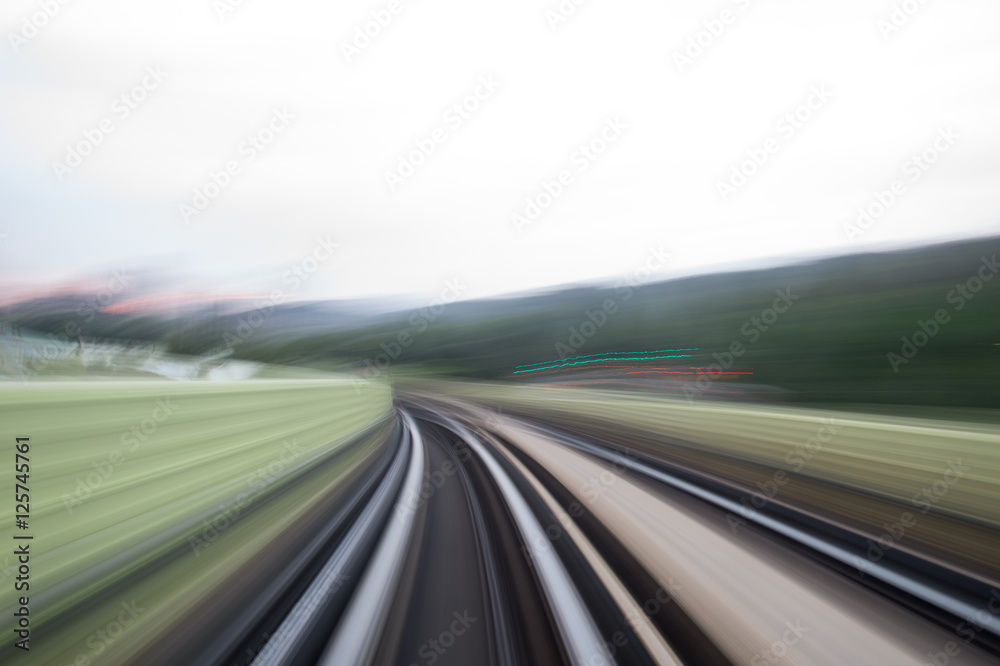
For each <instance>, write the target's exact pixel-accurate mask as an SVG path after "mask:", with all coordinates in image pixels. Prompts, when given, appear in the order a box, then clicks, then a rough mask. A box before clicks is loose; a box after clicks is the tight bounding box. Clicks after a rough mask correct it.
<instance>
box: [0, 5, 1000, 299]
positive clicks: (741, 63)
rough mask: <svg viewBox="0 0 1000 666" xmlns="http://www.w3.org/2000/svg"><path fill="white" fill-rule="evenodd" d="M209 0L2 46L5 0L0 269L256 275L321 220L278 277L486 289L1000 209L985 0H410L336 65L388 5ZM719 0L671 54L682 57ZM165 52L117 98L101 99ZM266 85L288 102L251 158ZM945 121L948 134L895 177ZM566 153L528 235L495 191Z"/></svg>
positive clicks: (270, 96) (998, 11)
mask: <svg viewBox="0 0 1000 666" xmlns="http://www.w3.org/2000/svg"><path fill="white" fill-rule="evenodd" d="M222 1H223V0H219V1H218V2H215V3H214V4H213V0H196V1H194V0H172V1H171V2H162V1H156V2H154V1H152V0H145V1H137V0H129V1H128V2H125V1H124V0H86V2H84V1H83V0H79V1H76V0H70V1H69V2H67V4H65V5H62V6H60V9H59V11H58V13H57V14H56V15H55V16H53V17H52V18H51V19H48V20H47V22H46V24H45V25H43V26H42V27H41V28H39V29H38V31H37V34H36V35H35V36H33V37H31V38H30V39H26V40H25V43H22V44H20V45H19V46H18V48H17V49H16V52H15V49H14V47H13V46H12V42H11V36H10V35H11V34H19V33H20V34H25V33H24V32H23V30H24V27H23V26H24V21H25V19H29V20H31V17H32V16H33V15H35V14H37V13H38V12H39V11H41V10H40V7H41V5H40V4H39V2H38V0H6V1H5V2H4V11H3V16H2V19H0V32H2V35H3V36H4V40H3V43H2V44H0V91H2V93H0V94H2V97H0V234H5V236H0V271H2V272H0V288H3V289H4V290H5V291H6V292H7V293H8V294H12V293H16V292H18V290H22V289H24V288H25V286H27V285H35V284H40V283H48V282H52V281H58V280H65V279H69V278H71V277H73V276H77V275H80V274H84V273H86V274H88V275H101V274H102V272H106V273H110V270H111V269H112V268H114V267H117V266H123V265H128V266H133V267H135V266H140V265H146V266H156V267H158V268H160V269H163V270H166V271H168V272H173V273H174V274H176V275H178V276H183V277H184V278H185V279H186V280H187V281H188V282H189V283H192V284H194V283H200V284H207V285H211V286H212V287H214V288H216V289H220V290H231V291H243V292H245V291H251V292H267V291H269V290H271V289H273V288H275V287H277V288H287V285H283V284H282V280H281V275H282V274H283V273H284V271H286V270H288V268H289V267H290V266H291V265H292V264H293V263H294V262H297V261H300V260H302V259H303V258H305V257H307V256H309V255H310V254H311V253H312V252H313V249H314V248H315V246H316V242H317V241H316V239H317V238H318V237H321V236H322V237H327V236H329V237H330V238H332V239H333V240H334V241H335V242H337V243H339V248H338V250H337V252H336V254H335V256H334V257H333V258H332V259H331V260H329V261H327V262H324V263H322V264H321V265H320V268H319V270H318V271H317V272H316V273H315V274H314V275H312V276H311V277H310V280H309V281H308V283H307V284H306V285H305V287H304V288H303V289H302V290H301V292H300V293H297V294H296V296H301V297H333V298H340V297H359V296H369V295H385V294H398V293H423V294H433V293H437V292H439V291H440V289H441V287H442V285H443V284H444V282H445V280H446V279H449V278H455V277H457V278H460V279H461V280H462V281H463V282H464V283H465V284H467V285H468V291H467V292H466V293H465V294H464V296H466V297H476V296H486V295H492V294H499V293H504V292H510V291H518V290H523V289H531V288H537V287H541V286H545V285H552V284H559V283H566V282H574V281H580V280H591V279H594V278H598V277H603V276H614V275H621V274H627V273H631V272H632V271H634V270H635V269H636V268H637V267H639V266H641V265H642V264H643V263H645V261H646V259H647V257H648V255H649V251H650V248H656V247H663V248H664V249H666V250H669V252H670V253H671V255H672V260H671V263H670V265H669V266H668V267H667V268H665V269H663V270H662V271H661V274H662V276H663V277H666V276H668V275H670V274H674V273H677V272H684V273H686V272H691V271H707V270H711V269H713V268H716V267H720V266H731V265H733V264H747V263H759V262H760V261H761V260H769V259H771V258H775V257H779V258H791V257H803V256H815V255H823V254H835V253H842V252H849V251H856V250H858V249H872V248H880V247H885V246H898V245H904V244H910V243H914V242H921V241H927V240H932V239H943V238H954V237H961V236H969V235H974V234H983V233H993V232H997V231H998V230H1000V226H998V221H1000V217H998V204H1000V187H998V176H1000V161H998V160H997V159H996V158H997V156H1000V123H998V118H1000V113H998V112H1000V39H998V34H1000V6H998V5H997V3H996V2H994V1H991V0H950V1H949V2H927V3H925V4H924V5H922V6H919V9H918V11H916V13H915V14H914V15H913V16H912V17H910V18H908V20H907V21H906V22H905V23H904V24H903V25H902V26H901V27H900V28H899V30H898V31H895V32H893V33H892V34H891V35H889V37H888V39H886V38H884V37H883V35H882V34H881V32H880V30H879V27H878V22H879V21H880V20H883V19H889V18H890V15H891V14H892V11H893V6H894V2H893V1H884V0H877V1H874V2H873V1H870V0H868V1H861V0H846V1H842V2H837V3H832V2H826V3H803V2H793V1H792V0H767V1H764V0H754V1H752V2H747V0H739V2H734V1H732V0H727V1H724V0H720V1H718V2H703V3H694V2H687V3H663V2H659V1H657V2H653V1H652V0H648V1H647V0H631V1H627V2H620V1H618V2H612V1H611V0H590V1H589V2H586V3H584V4H583V5H582V6H580V7H578V8H577V10H576V12H575V13H574V14H573V15H572V16H571V17H569V18H568V19H567V20H566V21H564V22H561V23H560V24H559V25H558V26H557V28H556V29H554V30H553V29H552V28H551V27H550V25H549V22H548V21H547V19H546V16H545V11H546V10H548V9H551V8H555V7H556V6H557V5H558V1H557V0H552V1H551V2H525V1H521V0H508V1H507V2H504V3H471V2H468V1H467V0H466V1H461V0H412V1H407V0H404V1H403V2H402V3H401V11H399V13H398V14H396V15H394V16H393V17H392V20H391V22H390V23H389V25H387V26H386V27H384V28H383V29H382V30H381V32H380V34H378V35H377V36H375V37H374V38H372V40H371V42H370V44H369V45H368V46H367V47H366V48H364V50H363V51H361V53H360V54H358V55H356V56H354V58H353V59H352V61H351V62H347V60H346V59H345V56H344V54H343V53H342V47H341V45H342V44H343V43H345V42H349V41H350V40H351V39H352V38H353V35H354V30H355V28H356V27H359V26H361V27H363V26H364V24H365V23H366V22H367V21H369V20H370V19H371V12H377V11H380V10H383V9H384V8H385V7H387V6H388V5H389V4H390V3H389V0H381V1H375V2H337V3H328V2H319V1H313V0H293V1H287V2H283V3H278V2H274V1H271V2H265V1H264V0H243V1H242V3H241V4H240V5H239V6H237V7H236V8H235V9H234V10H233V11H231V12H228V13H227V14H226V15H225V17H224V18H223V19H220V18H219V17H218V16H217V13H216V10H215V9H214V7H215V5H221V3H222ZM233 2H236V0H233ZM567 2H568V0H567ZM895 2H898V3H899V4H902V0H895ZM907 4H911V3H907ZM912 4H913V5H914V6H917V4H916V2H915V1H913V2H912ZM723 10H729V11H731V12H732V14H731V16H732V17H733V20H732V21H731V22H730V24H728V25H726V26H725V27H724V30H723V31H722V34H721V35H719V36H718V37H717V38H715V39H714V41H713V42H712V43H711V44H710V45H709V46H708V47H707V48H705V49H704V52H703V53H702V54H701V55H700V56H699V57H698V58H697V59H695V60H694V62H693V63H692V64H690V65H689V66H687V67H686V68H685V69H684V71H683V72H679V71H678V67H677V66H676V64H675V59H674V55H673V54H674V53H675V52H680V51H683V49H684V48H685V46H686V44H687V40H688V38H689V37H693V36H696V35H697V34H698V32H699V31H700V30H703V27H702V21H705V20H710V19H715V18H716V17H718V16H719V15H720V13H721V12H722V11H723ZM28 34H30V29H29V33H28ZM157 66H159V68H160V69H162V70H163V71H164V72H167V73H168V74H167V76H166V78H165V79H164V80H163V81H162V82H161V83H159V84H158V85H157V86H156V88H155V89H153V90H152V91H151V92H150V93H149V94H148V97H147V98H146V99H145V100H143V101H141V102H139V103H138V104H137V105H136V108H135V109H134V110H132V111H131V112H130V114H129V115H128V116H127V117H125V118H121V117H120V116H119V115H118V113H117V112H116V111H115V110H114V109H115V107H113V106H112V104H113V102H114V101H115V99H116V98H118V97H120V96H121V95H122V94H124V93H127V92H128V91H129V90H131V89H132V88H133V86H135V85H137V84H139V83H140V82H141V81H142V80H143V77H144V76H145V70H146V68H147V67H151V68H156V67H157ZM484 76H485V77H488V76H492V77H493V78H494V79H495V80H496V81H498V82H499V87H498V89H497V90H496V91H495V92H494V93H493V94H492V95H491V96H489V97H488V98H487V99H486V100H485V101H483V102H482V103H481V105H480V108H479V109H478V110H476V111H474V112H472V113H471V114H470V117H469V118H468V119H467V120H465V121H463V123H462V125H461V126H460V127H458V128H454V127H453V126H452V125H451V124H449V122H447V121H446V119H445V116H444V114H445V113H446V112H447V110H448V108H449V107H450V106H451V105H453V104H454V103H455V102H457V101H459V100H461V99H462V98H463V97H465V96H467V95H469V94H471V93H472V92H473V91H474V90H475V89H476V86H477V80H478V79H479V78H480V77H484ZM814 86H825V87H826V89H828V90H829V91H831V92H832V97H831V98H830V99H829V100H828V101H826V102H825V103H823V104H822V105H821V106H820V108H818V110H816V111H815V112H814V113H813V115H812V117H811V118H810V119H808V120H807V121H805V122H804V123H803V125H802V127H801V129H799V130H798V131H796V132H795V134H794V135H793V136H791V137H789V138H786V137H785V136H784V135H783V134H782V132H780V131H779V130H778V128H777V127H776V123H777V122H778V121H780V120H781V118H782V116H783V115H784V114H786V113H787V112H789V111H793V110H794V109H795V108H796V107H797V106H798V105H800V104H802V103H803V102H805V101H806V100H807V99H808V98H809V95H810V89H811V88H812V87H814ZM118 108H120V107H118ZM274 108H287V109H288V110H290V111H291V112H292V113H293V114H294V116H295V119H294V120H293V121H292V122H291V124H290V125H289V126H288V127H287V129H285V130H283V131H282V132H281V133H279V134H277V136H276V137H275V139H274V141H273V142H272V143H271V144H269V145H267V146H266V147H265V148H264V149H263V150H262V151H261V152H260V154H259V155H258V156H257V157H255V159H254V160H253V161H252V162H246V159H245V155H242V154H241V152H240V146H241V143H242V142H243V141H244V140H245V139H246V138H247V136H248V135H249V134H251V133H254V132H257V131H258V130H260V129H262V128H264V127H265V126H266V125H267V123H268V121H269V119H270V118H271V117H272V113H273V111H272V110H273V109H274ZM104 118H109V119H111V120H112V122H113V125H114V131H113V132H112V133H111V134H108V135H107V136H105V137H104V138H103V140H102V142H101V144H100V145H98V146H96V147H95V148H94V150H93V152H92V154H90V155H88V156H87V157H85V158H84V159H83V161H82V164H81V165H80V166H79V167H78V168H76V169H75V170H74V171H73V172H72V173H70V174H68V175H66V176H65V178H64V179H63V180H62V181H59V180H58V179H57V178H56V176H55V175H54V173H53V166H52V165H53V162H55V161H57V160H60V161H61V160H63V159H65V155H66V152H67V147H68V146H70V145H73V144H75V143H77V142H78V141H81V140H82V139H83V132H84V131H85V130H88V129H92V128H96V127H97V126H98V125H99V123H100V121H101V120H102V119H104ZM609 118H620V119H621V120H622V121H623V122H624V123H625V124H626V125H627V129H625V130H624V131H623V133H622V134H621V136H620V138H618V139H617V140H616V141H615V142H614V143H612V144H611V145H610V147H609V148H608V150H607V152H606V153H605V154H604V155H601V156H599V157H598V158H597V159H596V160H594V161H593V162H592V163H591V164H590V165H589V168H587V170H586V171H583V172H580V171H579V170H578V169H577V166H574V165H573V163H572V162H571V159H572V158H571V156H572V155H573V153H574V151H575V150H576V149H577V147H578V146H580V145H581V144H583V143H586V142H589V141H590V140H591V139H592V138H594V137H596V136H599V133H600V130H601V128H602V126H603V125H604V123H605V121H606V120H607V119H609ZM437 127H441V128H444V129H445V131H446V132H447V141H446V142H445V143H444V144H442V145H438V146H437V147H436V149H435V151H434V153H433V154H432V155H431V156H430V157H429V158H428V159H427V160H426V162H425V163H424V164H422V165H421V166H419V167H417V168H416V170H415V173H414V174H413V175H412V176H410V177H409V178H407V179H406V181H405V182H404V183H403V184H402V185H401V186H400V187H398V188H397V189H396V191H390V189H389V187H388V186H387V185H386V181H385V172H386V171H387V170H391V169H394V168H395V167H396V166H397V164H398V160H399V156H400V155H404V154H407V153H409V152H410V151H412V150H413V149H414V148H415V145H414V142H415V141H417V140H420V139H425V138H427V137H428V136H430V135H431V133H432V131H433V130H434V129H435V128H437ZM943 127H951V128H952V129H953V130H954V132H956V133H957V134H958V136H959V138H958V139H957V140H956V141H955V142H954V144H953V145H951V146H950V147H949V148H948V150H947V151H946V152H944V153H943V154H941V156H940V158H939V159H938V160H937V162H936V163H934V164H933V165H931V166H930V167H929V168H928V169H927V171H926V172H925V173H923V175H922V177H921V178H920V179H919V180H916V181H913V180H911V179H910V177H909V176H907V175H905V173H904V170H903V169H904V164H905V163H906V162H907V160H909V159H910V157H911V156H912V155H913V154H917V153H920V152H922V151H923V150H924V149H926V148H929V147H930V146H932V145H933V141H934V138H935V135H936V133H937V131H938V129H939V128H943ZM769 137H770V138H775V139H776V140H777V142H778V146H779V147H778V150H777V152H776V153H774V154H772V155H770V156H769V158H768V161H767V163H765V164H764V165H763V166H762V167H761V168H760V169H759V171H758V172H757V173H755V174H754V175H752V176H751V177H750V178H749V179H748V182H747V183H746V184H745V185H744V186H742V187H741V188H740V189H739V190H738V191H737V192H736V193H735V194H734V195H733V196H731V197H730V198H729V200H728V201H725V202H724V201H722V198H721V197H720V194H719V192H718V190H717V183H718V182H719V181H720V180H722V179H725V178H727V177H728V176H729V174H730V171H731V169H732V168H733V166H734V165H736V164H738V163H739V162H741V161H742V160H744V159H746V151H747V150H748V149H759V148H761V147H762V146H764V143H765V140H767V139H768V138H769ZM229 160H237V161H240V163H241V164H242V170H241V172H240V173H239V174H238V175H237V176H236V177H235V178H233V181H232V183H231V184H230V185H229V186H228V187H227V188H226V189H225V190H224V191H223V192H222V194H221V195H220V196H219V197H218V198H217V199H216V200H214V201H213V202H212V203H211V205H210V206H209V207H208V209H207V210H205V211H204V212H202V213H201V214H200V215H198V216H196V217H194V218H193V219H192V221H191V222H190V224H186V223H184V222H183V220H182V219H181V216H180V214H179V212H178V206H179V205H180V204H182V203H190V200H191V197H192V189H193V188H195V187H201V186H204V185H205V184H206V183H207V182H209V180H208V177H209V173H210V172H211V171H213V170H219V169H220V168H223V167H224V165H225V164H226V162H227V161H229ZM563 169H567V170H569V171H570V172H571V174H572V177H573V182H572V183H571V185H570V186H569V187H568V188H567V189H566V190H565V191H564V192H563V193H562V194H561V195H560V196H559V197H557V199H556V201H555V203H554V204H553V205H552V206H551V207H550V208H549V209H547V210H545V211H544V212H543V213H542V215H541V216H540V217H538V218H537V219H536V220H535V221H534V222H533V223H532V224H531V225H530V226H528V227H526V228H524V230H523V233H518V232H517V230H516V229H515V225H514V223H513V222H512V221H511V215H512V214H513V213H517V212H522V211H523V209H524V206H525V198H526V197H528V196H535V195H537V194H538V193H539V192H540V191H541V187H542V181H543V180H551V179H553V178H554V177H555V176H556V175H557V174H558V172H559V171H560V170H563ZM894 179H899V180H901V181H903V183H904V186H905V190H904V191H903V193H902V194H901V195H900V196H899V197H898V199H897V200H896V201H895V202H894V203H893V204H892V205H891V206H890V207H889V210H888V212H887V213H886V214H885V215H884V216H883V217H882V218H880V219H879V220H878V221H877V222H876V223H875V224H874V225H873V226H871V228H869V229H868V230H867V231H864V233H863V234H862V235H861V236H860V237H858V238H856V239H855V240H854V241H853V242H851V241H850V240H849V239H848V236H847V235H846V233H845V231H844V225H845V224H846V223H848V222H851V221H852V220H853V219H854V217H855V216H856V213H855V211H856V209H857V207H858V206H860V205H868V204H870V203H871V202H872V201H873V193H874V192H875V191H876V190H885V189H888V188H889V186H890V184H891V183H892V181H893V180H894Z"/></svg>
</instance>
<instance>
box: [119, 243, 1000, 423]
mask: <svg viewBox="0 0 1000 666" xmlns="http://www.w3.org/2000/svg"><path fill="white" fill-rule="evenodd" d="M996 255H1000V238H986V239H976V240H972V241H963V242H957V243H950V244H945V245H937V246H931V247H922V248H919V249H913V250H908V251H897V252H890V253H869V254H856V255H850V256H843V257H836V258H831V259H826V260H822V261H817V262H813V263H804V264H798V265H793V266H783V267H778V268H768V269H758V270H748V271H741V272H732V273H717V274H712V275H702V276H695V277H687V278H681V279H675V280H669V281H665V282H658V283H647V284H641V285H640V284H635V283H633V284H631V285H628V284H627V283H626V282H624V281H623V282H621V283H619V284H618V285H617V286H609V287H577V288H569V289H564V290H561V291H556V292H550V293H544V294H535V295H525V296H520V297H514V298H505V299H491V300H478V301H466V302H459V303H454V304H450V305H447V306H444V307H443V308H442V307H437V308H434V309H431V308H423V309H419V310H413V311H407V312H401V313H397V314H395V315H384V316H381V317H378V318H369V319H367V320H366V322H364V323H360V322H359V323H356V324H355V325H353V326H352V327H351V328H349V329H346V330H345V329H344V327H343V322H336V321H332V320H331V321H330V322H329V324H330V330H328V331H324V330H323V329H322V328H318V327H316V326H312V327H311V328H310V329H309V333H308V334H303V335H298V336H297V335H294V334H293V333H288V330H289V328H288V327H287V326H286V327H284V329H282V330H283V331H284V332H283V333H282V334H281V335H277V334H272V333H269V329H271V328H272V326H273V327H274V328H275V329H278V328H281V324H280V320H281V317H282V316H283V315H282V311H281V307H279V308H276V309H275V310H274V312H272V313H270V314H268V315H267V316H266V317H264V322H263V324H262V325H260V326H259V327H258V328H254V329H253V333H252V334H250V335H248V336H246V337H240V336H238V335H235V331H236V329H237V328H238V327H239V325H240V324H239V317H238V316H235V315H234V316H233V317H231V318H229V319H228V320H225V321H223V320H220V319H219V318H205V319H203V320H197V319H195V320H190V319H189V320H187V321H185V322H183V323H174V324H171V325H170V326H169V327H168V328H169V330H167V331H165V332H161V333H162V339H163V340H164V341H165V342H166V343H167V344H168V347H169V349H170V351H173V352H180V353H210V352H213V351H214V352H218V351H219V350H220V349H227V348H228V349H231V351H232V354H233V356H234V357H235V358H242V359H247V360H254V361H263V362H268V363H283V364H291V365H307V366H320V367H338V366H339V367H343V366H344V365H345V364H346V365H347V366H349V367H351V366H353V367H354V368H356V369H357V370H359V371H364V370H365V369H366V368H368V367H370V366H369V365H367V364H366V362H365V360H366V359H368V360H369V361H372V362H376V361H381V365H385V362H386V361H388V362H389V363H388V368H389V370H390V371H400V370H404V369H405V368H406V367H407V366H414V365H416V367H420V368H421V369H422V370H426V371H434V372H437V373H439V374H452V375H458V376H465V377H470V378H480V379H498V378H505V377H508V376H509V375H510V373H511V372H512V370H513V369H514V367H515V366H517V365H521V364H528V363H536V362H541V361H546V360H550V359H555V358H559V357H560V356H565V355H567V354H566V353H565V352H566V351H567V350H569V351H570V352H571V353H575V354H599V353H602V352H611V351H627V350H651V349H665V348H673V347H698V348H700V350H701V351H700V354H701V357H699V358H697V359H693V360H697V361H699V363H698V364H699V365H708V364H709V363H712V362H714V361H713V356H712V355H713V354H714V353H719V354H721V353H723V352H725V351H727V350H728V349H729V348H730V345H731V344H732V343H733V342H741V343H743V345H744V346H745V348H746V353H745V354H744V355H743V356H742V357H740V358H739V359H737V361H736V363H737V364H738V365H740V366H749V367H751V368H752V369H753V371H754V376H753V377H750V378H748V379H749V380H750V381H752V383H754V384H759V385H766V386H771V387H777V388H778V389H780V390H779V391H777V392H776V393H775V394H774V395H777V396H780V397H781V398H782V399H785V400H787V401H792V402H799V401H801V402H826V403H833V402H850V403H882V404H911V405H945V406H948V405H951V406H967V407H975V406H981V407H996V406H997V405H1000V400H998V398H1000V391H998V389H997V382H996V378H997V376H998V371H1000V321H998V317H997V315H998V313H1000V279H997V280H991V281H988V282H985V283H984V286H983V287H982V289H981V290H980V291H978V292H977V293H975V294H974V295H972V298H969V299H967V298H965V297H959V296H953V298H952V299H951V300H949V293H950V292H952V291H953V290H955V289H956V288H957V287H958V286H959V285H964V284H966V283H967V281H968V280H969V279H970V278H974V277H976V276H977V272H978V271H979V270H980V267H981V266H983V258H984V257H985V258H986V259H992V258H993V257H994V256H996ZM511 270H516V267H513V266H512V267H511ZM786 289H790V290H791V293H792V294H793V295H794V296H797V297H798V300H796V301H795V303H794V305H793V306H792V307H790V308H789V309H788V310H787V311H786V312H784V313H782V314H780V315H778V317H777V321H776V322H775V323H774V324H772V325H770V326H768V328H767V330H766V331H760V333H759V337H758V338H756V340H755V341H753V338H751V337H750V336H748V335H747V334H746V332H745V331H747V330H749V329H744V325H745V324H747V323H748V322H750V320H751V317H758V318H759V317H760V316H761V313H762V311H764V310H765V309H767V308H769V307H771V305H772V303H773V302H774V300H775V298H776V295H775V290H786ZM956 293H957V292H956ZM609 299H610V300H612V301H613V302H614V306H615V307H614V308H613V309H614V310H615V312H614V313H613V314H610V315H608V316H607V321H606V323H604V324H603V325H602V326H600V327H597V330H596V333H595V334H593V336H592V337H589V338H588V339H586V340H585V341H584V343H583V344H582V345H581V346H579V348H578V349H576V350H574V349H573V347H572V346H571V331H570V329H571V327H573V328H575V329H577V330H579V329H580V327H581V325H582V324H583V323H584V322H587V321H588V315H587V313H588V312H591V313H594V312H596V311H597V310H600V309H601V308H602V304H604V303H605V302H606V301H608V300H609ZM960 301H961V302H964V305H963V306H962V307H961V309H957V303H958V302H960ZM429 305H430V303H428V306H429ZM939 309H943V310H945V311H946V312H947V314H948V316H949V318H950V320H949V321H948V323H946V324H943V325H940V326H939V330H938V331H937V333H936V334H935V335H934V336H933V337H932V338H930V340H929V342H927V344H926V345H925V346H923V347H922V348H920V349H919V350H918V351H917V353H916V355H915V356H913V358H912V359H909V360H908V362H906V363H897V368H896V369H897V370H898V372H895V371H894V369H893V367H892V365H891V364H890V361H889V358H888V354H890V353H894V354H901V347H902V346H903V342H902V340H901V338H902V337H903V336H905V337H907V338H908V339H910V340H912V339H913V335H914V333H915V332H917V331H920V328H919V325H918V321H924V322H927V321H929V320H932V319H933V318H934V315H935V312H936V311H938V310H939ZM331 319H333V318H331ZM597 319H600V316H597ZM123 326H124V324H123ZM134 326H136V327H138V328H139V329H141V328H142V327H141V326H139V324H134ZM338 326H339V327H340V330H337V327H338ZM751 327H752V325H751ZM243 330H244V332H246V331H248V330H250V329H249V328H247V327H244V328H243ZM230 331H232V333H230ZM400 334H406V335H409V338H406V337H405V335H404V337H403V340H404V341H407V340H408V344H407V345H406V346H403V345H402V344H400ZM224 340H225V341H224ZM579 340H580V338H577V339H576V340H575V341H576V342H579ZM560 344H561V345H563V346H562V347H557V345H560ZM397 345H398V346H397ZM380 355H381V356H380ZM533 379H535V378H533V377H531V376H526V377H524V378H523V379H521V380H519V381H532V380H533ZM538 379H541V377H538Z"/></svg>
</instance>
